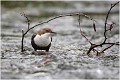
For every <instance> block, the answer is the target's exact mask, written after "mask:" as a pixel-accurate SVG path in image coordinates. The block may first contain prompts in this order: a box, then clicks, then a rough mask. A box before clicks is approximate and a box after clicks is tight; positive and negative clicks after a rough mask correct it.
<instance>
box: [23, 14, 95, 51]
mask: <svg viewBox="0 0 120 80" xmlns="http://www.w3.org/2000/svg"><path fill="white" fill-rule="evenodd" d="M76 15H81V16H84V17H86V18H88V19H90V20H92V21H95V20H93V18H91V17H89V16H87V15H85V14H83V13H70V14H63V15H58V16H55V17H53V18H50V19H48V20H47V21H44V22H41V23H38V24H36V25H34V26H33V27H31V28H30V20H29V19H28V17H27V16H26V15H25V14H24V13H22V16H24V17H25V18H26V19H27V23H28V29H27V30H26V31H25V32H24V31H23V32H24V34H22V41H21V44H22V46H21V52H23V51H24V49H23V41H24V37H25V35H26V34H27V33H28V32H29V31H30V30H31V29H33V28H35V27H37V26H39V25H42V24H45V23H48V22H50V21H52V20H55V19H57V18H60V17H66V16H76ZM23 32H22V33H23Z"/></svg>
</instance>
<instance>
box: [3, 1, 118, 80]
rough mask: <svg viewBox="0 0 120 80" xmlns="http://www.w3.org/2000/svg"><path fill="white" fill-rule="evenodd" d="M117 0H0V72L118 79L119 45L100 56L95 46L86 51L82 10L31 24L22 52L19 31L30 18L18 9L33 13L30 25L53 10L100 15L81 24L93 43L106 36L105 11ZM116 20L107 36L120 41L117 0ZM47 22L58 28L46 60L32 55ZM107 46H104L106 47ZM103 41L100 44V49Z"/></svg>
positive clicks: (18, 75)
mask: <svg viewBox="0 0 120 80" xmlns="http://www.w3.org/2000/svg"><path fill="white" fill-rule="evenodd" d="M111 3H115V2H114V1H111V2H109V1H56V2H55V1H54V2H53V1H49V2H48V1H47V2H44V1H38V2H37V1H33V2H32V1H23V2H22V1H16V2H15V1H8V2H6V1H2V2H1V45H2V46H1V78H2V79H17V80H19V79H26V80H30V79H32V80H33V79H35V80H37V79H38V80H42V79H44V80H52V79H119V47H118V46H116V45H115V46H113V47H111V48H110V49H108V50H107V51H105V53H104V54H102V55H101V56H96V55H95V53H94V52H92V53H91V56H88V55H87V54H86V52H87V50H88V49H89V47H90V44H89V43H88V42H87V41H86V39H85V38H84V37H82V36H81V35H80V32H79V25H78V21H77V20H78V16H67V17H62V18H58V19H55V20H53V21H50V22H49V23H46V24H43V25H40V26H37V27H35V28H34V29H32V30H30V31H29V32H28V34H27V35H26V36H25V40H24V48H25V49H26V51H25V52H24V54H21V35H22V33H21V31H22V30H24V31H25V30H27V21H26V19H25V18H24V17H23V16H21V15H20V13H22V12H24V13H25V14H26V15H27V16H28V18H29V19H30V23H31V24H30V27H32V26H34V25H36V24H38V23H40V22H42V21H46V20H48V19H50V18H52V17H54V16H57V15H60V14H67V13H76V12H81V13H84V14H87V15H89V16H91V17H92V18H93V19H95V20H96V30H97V32H94V29H93V27H92V25H93V22H92V21H91V20H89V19H88V18H85V17H84V16H83V17H81V29H82V31H83V32H84V34H85V35H86V37H87V38H89V39H90V41H92V42H93V43H96V44H98V43H101V42H102V41H103V40H104V37H103V33H104V23H105V18H106V14H107V12H108V10H109V8H110V5H111ZM111 22H115V23H116V25H115V26H114V28H113V29H112V31H109V32H108V34H107V36H108V37H109V39H108V41H109V42H118V41H119V5H116V6H115V7H114V8H113V9H112V11H111V14H110V16H109V19H108V23H109V24H110V23H111ZM43 26H46V27H50V28H52V29H53V31H55V32H57V33H58V34H57V35H55V36H53V41H52V46H51V48H50V51H49V53H48V63H47V64H46V65H42V62H40V61H41V60H42V59H43V58H44V56H45V55H31V53H32V51H33V48H32V46H31V43H30V39H31V36H32V34H33V33H34V32H35V31H37V30H39V29H40V28H41V27H43ZM104 47H106V46H103V47H102V48H104ZM102 48H101V47H99V48H98V50H101V49H102Z"/></svg>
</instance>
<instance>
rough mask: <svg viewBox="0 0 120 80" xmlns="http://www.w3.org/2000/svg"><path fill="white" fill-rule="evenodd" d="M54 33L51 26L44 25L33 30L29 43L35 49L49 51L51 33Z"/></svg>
mask: <svg viewBox="0 0 120 80" xmlns="http://www.w3.org/2000/svg"><path fill="white" fill-rule="evenodd" d="M53 34H56V32H53V31H52V29H51V28H48V27H44V28H41V29H40V30H39V31H37V32H35V33H34V34H33V35H32V37H31V45H32V47H33V48H34V50H35V51H37V50H45V51H46V52H49V49H50V47H51V42H52V35H53Z"/></svg>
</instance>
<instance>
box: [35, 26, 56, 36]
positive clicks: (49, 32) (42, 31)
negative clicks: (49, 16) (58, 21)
mask: <svg viewBox="0 0 120 80" xmlns="http://www.w3.org/2000/svg"><path fill="white" fill-rule="evenodd" d="M46 33H47V34H48V35H53V34H56V32H53V31H52V29H50V28H48V27H46V28H41V29H40V30H39V31H38V32H37V34H39V35H42V34H46Z"/></svg>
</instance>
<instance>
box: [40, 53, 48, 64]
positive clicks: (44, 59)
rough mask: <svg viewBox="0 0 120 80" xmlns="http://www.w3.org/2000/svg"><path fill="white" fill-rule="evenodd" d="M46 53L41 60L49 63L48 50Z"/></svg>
mask: <svg viewBox="0 0 120 80" xmlns="http://www.w3.org/2000/svg"><path fill="white" fill-rule="evenodd" d="M44 54H45V57H44V58H43V59H42V60H41V61H42V62H43V61H45V62H44V64H47V59H48V54H47V53H46V52H44Z"/></svg>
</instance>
